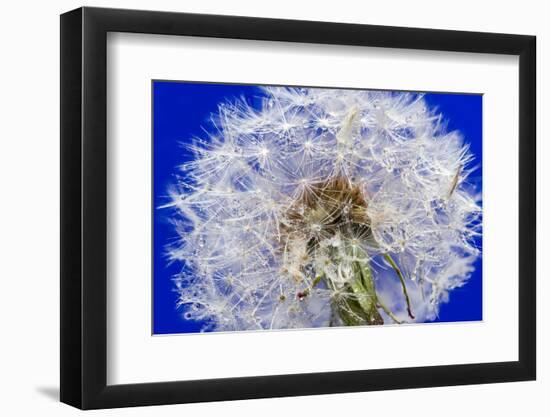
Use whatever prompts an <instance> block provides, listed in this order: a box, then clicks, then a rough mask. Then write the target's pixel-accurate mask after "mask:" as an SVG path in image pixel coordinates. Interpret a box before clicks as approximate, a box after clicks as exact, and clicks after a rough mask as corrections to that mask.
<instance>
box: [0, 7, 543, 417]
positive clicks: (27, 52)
mask: <svg viewBox="0 0 550 417" xmlns="http://www.w3.org/2000/svg"><path fill="white" fill-rule="evenodd" d="M81 5H82V4H81V3H80V2H78V1H73V0H63V1H55V2H39V1H26V2H7V3H6V4H4V5H3V8H2V19H1V20H2V23H1V25H0V31H1V37H0V43H1V49H0V50H1V51H2V63H1V65H0V72H1V74H2V77H1V79H2V81H3V83H2V87H1V89H0V114H1V116H0V129H1V130H0V131H1V136H2V140H1V145H0V185H1V190H2V204H0V253H1V254H2V256H1V262H0V277H1V280H2V282H3V286H2V291H1V292H0V317H1V326H2V343H1V344H0V372H1V375H2V376H1V378H0V387H1V388H0V392H1V393H2V395H1V396H2V401H1V402H0V410H1V411H2V414H3V415H6V416H17V415H58V416H68V415H76V414H77V413H78V411H76V410H75V409H72V408H71V407H68V406H66V405H63V404H60V403H58V399H57V397H58V394H59V385H58V379H59V370H58V369H59V360H58V349H59V342H58V340H59V324H58V311H59V307H58V305H59V289H58V288H59V278H58V277H59V220H58V219H59V214H58V213H59V185H58V184H59V17H58V16H59V14H60V13H62V12H65V11H67V10H71V9H74V8H77V7H79V6H81ZM87 5H88V6H104V7H122V8H137V9H158V10H168V11H180V12H197V13H213V14H236V15H249V16H263V17H280V18H291V19H308V20H325V21H340V22H350V23H370V24H380V25H395V26H414V27H428V28H441V29H460V30H473V31H490V32H509V33H521V34H530V35H536V36H537V37H538V41H537V42H538V75H539V79H538V88H537V94H538V123H539V125H538V139H539V148H538V162H539V164H538V166H539V177H538V178H539V179H538V193H539V198H538V212H539V224H538V235H539V244H538V259H539V265H538V267H539V268H538V270H539V274H538V279H539V282H538V294H539V297H538V323H539V324H538V335H539V337H538V351H539V355H538V380H537V381H536V382H527V383H508V384H499V385H484V386H467V387H451V388H435V389H421V390H404V391H390V392H377V393H359V394H346V395H325V396H315V397H302V398H286V399H270V400H255V401H237V402H231V403H211V404H194V405H180V406H165V407H146V408H140V409H123V410H110V411H99V412H96V413H94V415H115V414H116V415H131V416H147V415H155V416H168V415H182V414H185V415H221V414H222V413H223V415H224V416H231V415H238V416H245V415H262V416H264V415H266V416H271V415H273V416H275V415H297V414H299V413H307V415H338V414H349V415H351V414H356V413H357V415H378V416H384V417H385V416H393V415H402V416H410V417H413V416H435V415H441V414H444V415H446V416H448V417H451V416H464V415H532V416H538V415H548V412H549V411H550V410H549V409H550V406H549V405H548V401H547V400H546V398H545V394H546V396H547V395H548V394H547V393H548V392H549V391H550V382H549V378H550V365H549V361H548V359H547V357H546V355H545V352H547V351H548V348H549V343H550V328H549V327H548V325H547V320H548V319H550V304H548V303H544V302H543V301H544V300H543V295H544V294H548V293H549V292H550V284H549V282H548V281H547V280H546V276H545V275H547V274H546V272H545V270H546V268H544V262H545V257H544V255H546V254H547V252H548V251H549V250H550V221H549V220H548V217H545V216H541V215H540V213H543V212H549V210H550V201H549V198H550V193H549V192H548V190H547V189H546V190H543V187H544V185H545V184H546V183H547V181H548V179H549V176H550V165H546V166H542V163H541V162H542V161H544V160H547V159H548V158H549V157H550V147H549V146H548V144H547V143H543V140H542V138H543V137H544V134H545V133H548V124H547V123H546V120H543V117H542V115H543V112H544V110H545V109H546V105H547V103H548V97H550V87H549V84H548V83H547V82H546V80H544V79H543V77H542V74H543V73H544V72H545V71H546V72H547V73H548V60H549V57H550V48H549V47H548V43H549V42H550V26H548V23H547V19H546V18H545V17H544V16H547V13H545V10H544V6H545V4H544V2H540V1H534V0H524V1H521V2H517V1H514V2H508V1H499V2H497V1H486V2H480V1H475V0H474V1H472V0H463V1H461V2H453V3H449V4H443V2H441V1H438V0H434V1H423V0H417V1H406V0H395V1H391V2H389V1H388V2H366V1H363V2H358V1H353V0H339V1H337V2H327V1H320V0H317V1H311V2H307V1H302V2H298V1H296V0H277V1H271V2H260V1H257V0H256V1H255V0H232V1H230V2H228V1H223V0H202V1H188V2H181V1H175V0H173V1H170V0H157V1H154V2H153V1H146V0H124V1H118V2H115V1H93V0H89V1H88V2H87ZM543 125H544V126H543ZM505 209H506V208H505V207H503V210H505ZM403 354H406V352H405V351H404V352H403Z"/></svg>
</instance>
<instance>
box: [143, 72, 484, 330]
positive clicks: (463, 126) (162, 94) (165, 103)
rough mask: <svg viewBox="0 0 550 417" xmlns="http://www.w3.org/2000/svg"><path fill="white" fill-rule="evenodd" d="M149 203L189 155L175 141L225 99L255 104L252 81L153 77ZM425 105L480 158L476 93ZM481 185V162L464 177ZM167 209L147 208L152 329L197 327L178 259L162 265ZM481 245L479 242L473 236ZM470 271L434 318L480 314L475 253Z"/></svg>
mask: <svg viewBox="0 0 550 417" xmlns="http://www.w3.org/2000/svg"><path fill="white" fill-rule="evenodd" d="M152 90H153V166H154V168H153V207H154V208H155V207H158V206H160V205H162V204H164V203H166V202H167V196H166V190H167V187H168V185H169V184H173V183H174V182H175V176H174V174H175V173H176V172H177V168H176V167H177V166H178V165H180V164H182V163H183V162H184V161H186V160H190V159H192V157H193V156H192V155H191V154H190V153H189V152H188V151H186V150H185V149H184V148H183V147H182V146H181V145H180V144H181V143H182V142H186V141H188V140H189V139H190V138H192V137H193V136H200V137H204V136H205V135H204V131H203V130H202V128H201V127H208V125H209V121H208V118H209V116H210V114H211V113H214V112H216V111H217V107H218V104H219V103H220V102H222V101H224V100H225V99H234V98H237V97H240V98H244V99H245V100H247V102H248V103H249V104H250V105H252V106H258V105H259V102H260V101H259V99H260V97H261V92H260V91H259V89H258V88H257V87H255V86H248V85H230V84H200V83H186V82H178V81H153V88H152ZM425 99H426V101H427V103H428V104H429V105H430V107H437V108H438V109H439V111H440V112H441V113H443V115H444V118H445V119H446V120H447V121H448V129H449V130H459V131H461V132H462V134H463V135H464V137H465V138H466V142H468V143H469V144H470V149H471V151H472V153H473V154H474V155H475V157H476V160H475V161H474V162H473V163H472V166H474V165H479V166H480V167H481V161H482V140H481V139H482V96H481V95H473V94H442V93H441V94H440V93H437V94H435V93H430V94H426V95H425ZM472 181H477V182H478V184H479V186H480V187H481V168H479V169H478V170H477V171H476V172H474V173H473V174H472V177H470V182H472ZM169 213H170V212H169V211H168V210H162V209H161V210H158V209H154V213H153V231H154V233H153V333H154V334H170V333H190V332H198V331H199V330H200V328H201V326H202V323H197V322H194V321H189V320H185V319H184V318H183V311H181V309H176V301H177V293H176V292H175V291H174V284H173V282H172V277H173V276H174V275H175V274H177V273H178V272H179V271H180V269H181V265H178V264H175V263H173V264H171V265H168V263H167V259H166V256H165V247H166V245H167V244H168V243H170V242H173V241H174V239H175V238H176V234H175V232H174V229H173V226H172V225H170V224H169V223H168V219H167V218H168V216H167V215H168V214H169ZM479 244H480V246H481V242H479ZM475 268H476V269H475V272H474V273H473V275H472V277H471V279H470V280H469V281H468V283H467V284H466V285H465V286H463V287H462V288H457V289H455V290H454V291H452V292H451V294H450V301H449V302H448V303H443V304H441V309H440V314H439V318H438V319H437V320H436V321H438V322H449V321H471V320H481V319H482V268H481V258H480V259H478V261H477V262H476V264H475Z"/></svg>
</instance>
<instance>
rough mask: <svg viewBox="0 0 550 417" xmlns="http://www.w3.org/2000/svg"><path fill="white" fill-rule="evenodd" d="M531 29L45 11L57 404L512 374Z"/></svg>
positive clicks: (527, 185) (525, 230)
mask: <svg viewBox="0 0 550 417" xmlns="http://www.w3.org/2000/svg"><path fill="white" fill-rule="evenodd" d="M535 66H536V65H535V37H533V36H525V35H508V34H492V33H474V32H458V31H446V30H431V29H414V28H398V27H385V26H371V25H355V24H340V23H326V22H311V21H292V20H275V19H263V18H262V19H260V18H251V17H233V16H213V15H196V14H184V13H168V12H151V11H135V10H115V9H100V8H87V7H85V8H80V9H77V10H74V11H71V12H68V13H65V14H63V15H62V16H61V401H63V402H65V403H67V404H70V405H73V406H75V407H79V408H82V409H92V408H111V407H124V406H138V405H155V404H172V403H187V402H200V401H217V400H234V399H247V398H262V397H277V396H297V395H313V394H326V393H342V392H354V391H370V390H386V389H400V388H420V387H434V386H445V385H462V384H480V383H495V382H506V381H523V380H533V379H535V375H536V350H535V345H536V330H535V329H536V317H535V311H536V308H535V300H536V297H535V290H536V268H535V248H536V233H535V231H536V195H535V194H536V193H535V179H536V176H535V171H536V166H535V160H536V158H535V154H536V147H535V103H536V97H535Z"/></svg>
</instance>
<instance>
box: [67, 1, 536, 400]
mask: <svg viewBox="0 0 550 417" xmlns="http://www.w3.org/2000/svg"><path fill="white" fill-rule="evenodd" d="M108 32H132V33H147V34H162V35H174V36H178V35H185V36H199V37H214V38H235V39H254V40H268V41H285V42H305V43H318V44H334V45H359V46H370V47H383V48H404V49H421V50H441V51H456V52H475V53H489V54H507V55H516V56H519V103H518V112H519V132H518V138H519V154H518V158H519V271H518V273H519V294H518V297H519V329H518V331H519V360H518V361H514V362H497V363H477V364H467V365H445V366H428V367H412V368H398V369H376V370H357V371H345V372H327V373H310V374H293V375H276V376H255V377H240V378H226V379H209V380H198V381H177V382H162V383H140V384H131V385H112V386H110V385H107V383H106V375H107V335H106V330H107V303H106V299H107V272H106V264H107V262H106V257H107V253H106V246H107V192H106V191H107V181H108V177H107V166H106V165H107V164H106V161H107V133H106V132H107V111H106V94H107V87H106V85H107V72H106V59H107V58H106V46H107V41H106V39H107V33H108ZM535 45H536V38H535V37H534V36H524V35H509V34H494V33H478V32H460V31H448V30H431V29H414V28H403V27H387V26H371V25H357V24H341V23H323V22H311V21H293V20H277V19H264V18H262V19H260V18H251V17H232V16H231V17H230V16H215V15H198V14H185V13H171V12H153V11H136V10H119V9H102V8H88V7H84V8H79V9H77V10H73V11H71V12H68V13H65V14H63V15H61V54H60V56H61V310H60V314H61V401H62V402H64V403H67V404H70V405H72V406H75V407H78V408H81V409H95V408H111V407H124V406H143V405H156V404H174V403H190V402H201V401H218V400H237V399H250V398H264V397H282V396H298V395H313V394H328V393H343V392H357V391H376V390H387V389H402V388H421V387H434V386H449V385H464V384H482V383H496V382H507V381H525V380H533V379H535V376H536V314H535V311H536V304H535V302H536V267H535V265H536V262H535V261H536V259H535V256H536V255H535V253H536V185H535V184H536V144H535V134H536V132H535V123H536V119H535V118H536V115H535V108H536V91H535V88H536V81H535V80H536V76H535V75H536V69H535V67H536V65H535V62H536V56H535V54H536V46H535ZM494 151H495V152H497V151H498V150H494ZM489 152H491V150H489Z"/></svg>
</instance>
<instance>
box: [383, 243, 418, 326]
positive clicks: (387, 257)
mask: <svg viewBox="0 0 550 417" xmlns="http://www.w3.org/2000/svg"><path fill="white" fill-rule="evenodd" d="M384 259H385V260H386V261H388V263H389V264H390V265H391V267H392V268H393V269H394V271H395V272H396V273H397V276H398V277H399V280H400V281H401V288H402V289H403V294H404V295H405V301H406V302H407V313H408V314H409V317H410V318H411V319H414V314H413V313H412V310H411V300H410V299H409V293H408V292H407V286H406V285H405V278H404V277H403V274H402V273H401V270H400V269H399V267H398V266H397V264H396V263H395V261H394V260H393V258H392V257H391V256H390V254H389V253H386V254H384Z"/></svg>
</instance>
